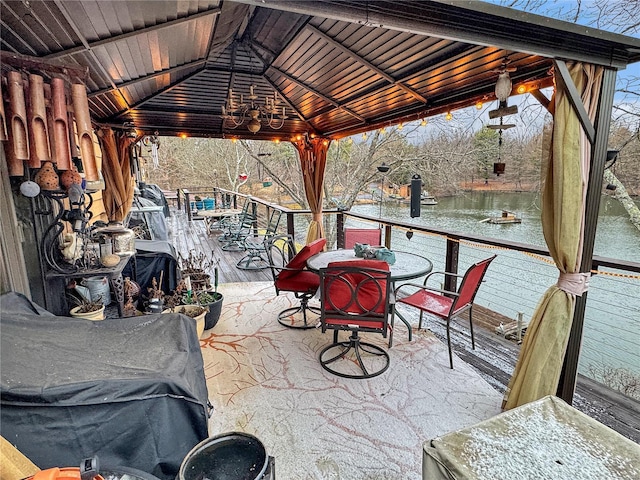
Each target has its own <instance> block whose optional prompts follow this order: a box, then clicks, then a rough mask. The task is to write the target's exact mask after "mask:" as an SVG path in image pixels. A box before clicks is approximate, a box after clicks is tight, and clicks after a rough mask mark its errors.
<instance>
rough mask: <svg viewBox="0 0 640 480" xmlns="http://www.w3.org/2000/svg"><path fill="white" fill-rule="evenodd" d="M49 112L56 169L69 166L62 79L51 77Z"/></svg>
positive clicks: (69, 156)
mask: <svg viewBox="0 0 640 480" xmlns="http://www.w3.org/2000/svg"><path fill="white" fill-rule="evenodd" d="M51 112H52V119H53V142H51V143H52V144H53V152H54V159H55V162H56V165H57V167H58V170H68V169H69V168H71V149H70V145H69V128H68V126H67V101H66V97H65V91H64V81H63V80H62V79H61V78H52V79H51Z"/></svg>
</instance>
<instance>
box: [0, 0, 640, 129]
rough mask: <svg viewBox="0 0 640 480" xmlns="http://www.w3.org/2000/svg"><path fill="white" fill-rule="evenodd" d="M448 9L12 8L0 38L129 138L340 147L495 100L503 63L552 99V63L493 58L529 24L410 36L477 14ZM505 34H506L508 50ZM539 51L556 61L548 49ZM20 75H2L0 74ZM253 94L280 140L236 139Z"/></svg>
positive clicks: (61, 2)
mask: <svg viewBox="0 0 640 480" xmlns="http://www.w3.org/2000/svg"><path fill="white" fill-rule="evenodd" d="M252 3H255V5H253V4H252ZM365 3H366V6H367V8H368V10H367V12H366V13H367V15H369V14H371V15H372V18H373V14H374V13H375V14H377V15H379V16H380V15H383V16H385V17H384V18H385V20H386V19H387V18H388V19H390V20H392V21H393V22H396V23H398V25H399V26H398V25H394V26H392V27H389V28H385V27H380V26H378V24H376V22H375V21H368V22H363V21H357V20H354V19H350V18H349V16H350V15H351V14H353V15H354V16H357V15H360V14H362V12H361V11H360V10H362V8H363V5H365ZM476 3H480V2H476ZM271 7H273V8H271ZM451 8H453V7H450V6H447V5H444V4H441V3H440V2H438V1H437V0H424V1H422V2H415V1H401V2H387V1H380V2H349V1H339V0H335V1H332V0H326V1H323V2H295V1H292V2H282V1H271V0H268V1H266V2H253V1H251V0H245V3H236V2H230V1H221V0H183V1H169V0H145V1H120V0H78V1H70V0H54V1H49V0H29V1H27V0H19V1H18V0H2V1H1V3H0V9H1V10H0V22H1V23H0V26H1V27H2V51H3V60H10V57H11V55H13V57H19V58H23V57H22V56H28V57H31V58H30V60H34V59H35V60H38V61H40V62H42V65H41V67H40V68H41V70H46V65H61V66H62V65H65V66H69V67H81V68H84V69H85V70H86V69H88V75H86V76H85V77H84V78H82V79H81V80H82V81H83V82H84V83H85V84H86V86H87V89H88V92H89V101H90V109H91V113H92V116H93V120H94V121H95V122H96V123H101V124H110V125H113V126H116V127H123V126H125V125H131V124H132V125H135V127H136V128H137V129H138V130H139V131H144V132H146V133H152V132H154V131H157V132H159V133H160V134H161V135H179V134H181V133H186V134H188V135H194V136H210V137H226V138H230V137H244V138H255V139H274V138H280V139H290V138H292V137H293V136H295V135H297V134H301V133H304V132H309V133H315V134H317V135H327V136H331V137H334V138H340V137H343V136H346V135H349V134H353V133H357V132H362V131H366V130H370V129H373V128H376V127H379V126H383V125H388V124H393V123H399V122H401V121H409V120H416V119H419V118H422V117H428V116H431V115H435V114H440V113H443V112H446V111H447V110H449V109H455V108H460V107H462V106H468V105H472V104H474V103H475V102H476V101H478V100H484V101H489V100H495V97H494V95H493V89H494V86H495V81H496V78H497V73H496V70H498V69H499V68H500V66H501V64H502V62H503V60H505V58H508V61H509V62H510V64H509V66H510V67H515V68H516V70H515V71H514V72H513V73H512V74H511V77H512V79H513V83H514V88H515V86H517V85H519V84H526V85H527V88H529V89H535V88H539V87H543V86H549V85H551V83H552V72H551V68H552V65H553V62H552V60H553V59H552V56H551V55H549V54H545V55H540V54H538V55H536V54H532V53H531V52H536V48H531V49H528V50H526V51H525V50H524V49H521V50H520V51H516V50H514V49H510V48H505V45H506V46H507V47H508V46H510V44H509V42H508V41H507V40H505V39H504V38H501V37H500V35H497V36H496V38H495V39H496V43H495V44H496V45H501V46H500V47H498V46H493V43H492V35H494V36H495V31H496V27H497V26H499V23H498V20H500V21H503V22H507V23H506V24H505V25H507V27H508V28H510V29H512V30H513V31H514V32H515V31H516V30H517V29H518V28H519V29H520V31H524V30H523V26H522V23H521V20H518V19H516V18H515V17H514V18H513V19H509V18H506V19H505V18H504V12H505V11H506V10H505V9H502V10H500V12H499V13H501V14H502V15H503V16H502V17H500V16H498V17H496V16H495V15H494V13H493V11H491V12H484V11H483V12H475V15H473V16H472V17H470V18H473V22H474V25H475V24H476V23H479V24H480V26H478V25H476V26H475V27H474V28H475V31H476V32H485V31H486V34H485V35H484V37H483V38H482V40H484V41H461V40H460V39H457V38H454V37H456V36H455V35H451V31H455V28H456V27H455V26H454V27H451V26H449V27H447V28H449V30H447V31H443V32H444V33H442V34H438V35H436V34H432V35H427V34H424V33H420V32H416V31H415V30H416V29H415V28H412V25H411V22H412V21H413V22H415V21H419V22H422V23H419V24H418V26H419V27H420V25H424V29H425V30H427V29H429V28H431V29H432V30H434V31H435V32H436V33H437V30H438V29H437V28H435V29H434V28H433V27H432V26H429V24H428V22H433V18H440V20H439V21H440V23H438V25H441V24H442V25H444V24H445V23H446V22H445V20H447V19H448V18H449V17H447V16H446V15H454V14H455V15H458V16H460V15H461V12H462V13H466V14H467V15H472V14H474V11H473V10H470V9H469V8H467V10H459V11H455V12H454V11H452V10H450V9H451ZM474 8H475V7H474ZM341 9H346V10H344V12H345V13H346V14H342V12H343V10H341ZM447 9H449V10H447ZM307 10H308V12H307ZM325 10H326V11H327V12H328V13H327V14H323V13H322V12H324V11H325ZM438 16H440V17H438ZM343 17H347V18H346V19H343ZM421 17H424V18H421ZM367 18H368V17H367ZM451 18H453V17H451ZM447 21H448V20H447ZM468 21H471V20H468ZM402 22H404V23H406V24H407V27H406V28H404V27H403V26H402ZM509 22H511V23H509ZM518 22H520V23H518ZM527 25H528V24H527ZM480 27H482V28H480ZM507 27H500V28H501V30H500V32H499V33H500V34H501V35H502V37H504V34H505V32H504V31H503V30H504V29H505V28H507ZM421 28H422V27H420V29H421ZM531 30H532V31H531V33H530V35H535V30H533V27H532V29H531ZM461 31H462V30H461ZM558 32H559V31H558ZM564 33H565V34H566V35H565V36H563V37H562V38H563V44H571V41H573V36H572V35H574V36H578V39H579V38H582V37H585V35H584V33H582V32H577V33H576V32H570V31H568V32H564ZM476 35H478V33H476ZM459 36H460V37H464V36H465V34H463V33H461V34H460V35H459ZM581 36H582V37H581ZM610 36H611V35H610ZM618 37H619V36H618ZM531 38H535V37H533V36H532V37H531ZM585 38H587V39H588V38H589V37H588V36H586V37H585ZM620 39H623V40H625V39H626V40H628V38H627V37H620V38H617V37H616V38H614V39H613V40H611V39H608V38H607V39H606V40H607V42H609V43H608V44H606V45H601V44H600V43H606V42H605V41H604V40H602V39H601V38H599V39H595V40H593V42H595V43H594V47H591V46H589V45H587V46H586V47H583V49H586V48H592V50H593V49H595V47H598V48H600V49H606V48H609V49H614V47H615V48H616V49H617V50H615V53H616V55H617V56H616V57H615V61H616V62H618V63H617V64H616V65H615V66H616V67H618V66H619V65H623V64H624V63H625V62H626V61H637V60H638V58H639V57H638V54H637V52H636V53H633V52H632V50H629V49H627V50H625V49H624V48H623V47H625V42H624V41H621V40H620ZM599 42H600V43H599ZM632 43H633V42H632ZM551 44H552V42H551ZM627 46H628V45H627ZM537 48H538V49H539V50H540V51H543V52H545V53H546V50H545V48H547V47H546V46H545V45H542V44H541V45H540V46H539V47H537ZM567 48H569V47H567ZM571 48H574V49H575V50H576V52H578V51H579V50H580V49H579V48H578V47H571ZM593 51H597V50H593ZM612 51H613V50H612ZM638 51H640V50H638ZM621 52H622V53H621ZM625 52H626V53H625ZM629 52H631V53H629ZM579 53H580V52H578V53H577V54H576V56H577V57H579ZM625 55H626V56H625ZM34 57H35V58H34ZM611 57H612V58H613V57H614V54H613V53H612V54H611ZM569 58H570V57H569ZM15 65H16V62H15V61H14V62H9V61H5V62H3V65H2V69H3V71H5V70H8V69H12V68H15ZM23 65H24V64H23ZM70 71H71V70H70ZM58 74H59V73H58ZM71 80H72V81H73V80H74V79H73V78H71ZM76 81H77V78H76ZM252 85H254V89H255V94H256V95H257V97H258V99H259V100H262V99H264V98H265V97H266V96H269V97H273V95H274V92H277V94H278V99H279V100H278V102H279V109H281V108H282V106H284V107H285V110H286V114H287V119H286V121H285V122H284V125H283V127H282V128H281V129H277V130H276V129H272V128H270V127H269V126H268V125H267V124H266V123H265V122H263V123H262V127H261V128H260V131H259V132H257V133H255V134H253V133H250V132H249V131H248V130H247V128H246V122H245V123H244V124H243V125H241V126H239V127H237V128H230V124H229V122H228V121H227V122H223V119H222V118H221V115H222V113H223V112H222V107H223V106H224V105H225V100H226V99H227V97H228V95H229V90H230V89H232V91H233V92H234V94H236V95H238V96H239V94H240V93H242V94H243V96H244V98H245V99H246V98H247V96H248V95H249V89H250V87H251V86H252Z"/></svg>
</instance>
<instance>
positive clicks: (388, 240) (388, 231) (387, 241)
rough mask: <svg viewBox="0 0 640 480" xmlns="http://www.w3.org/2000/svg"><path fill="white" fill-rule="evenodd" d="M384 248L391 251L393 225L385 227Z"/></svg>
mask: <svg viewBox="0 0 640 480" xmlns="http://www.w3.org/2000/svg"><path fill="white" fill-rule="evenodd" d="M384 246H385V247H387V248H388V249H389V250H391V225H388V224H385V226H384Z"/></svg>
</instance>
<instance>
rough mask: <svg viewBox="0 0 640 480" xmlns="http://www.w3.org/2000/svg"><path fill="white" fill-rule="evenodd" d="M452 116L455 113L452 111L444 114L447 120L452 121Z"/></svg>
mask: <svg viewBox="0 0 640 480" xmlns="http://www.w3.org/2000/svg"><path fill="white" fill-rule="evenodd" d="M452 118H453V115H452V114H451V112H447V114H446V115H445V116H444V119H445V120H446V121H447V122H449V121H451V119H452Z"/></svg>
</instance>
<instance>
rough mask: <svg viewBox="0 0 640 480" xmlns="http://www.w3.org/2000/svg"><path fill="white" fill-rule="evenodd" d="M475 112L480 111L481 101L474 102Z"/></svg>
mask: <svg viewBox="0 0 640 480" xmlns="http://www.w3.org/2000/svg"><path fill="white" fill-rule="evenodd" d="M476 110H482V100H478V101H477V102H476Z"/></svg>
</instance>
